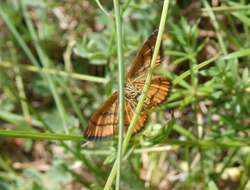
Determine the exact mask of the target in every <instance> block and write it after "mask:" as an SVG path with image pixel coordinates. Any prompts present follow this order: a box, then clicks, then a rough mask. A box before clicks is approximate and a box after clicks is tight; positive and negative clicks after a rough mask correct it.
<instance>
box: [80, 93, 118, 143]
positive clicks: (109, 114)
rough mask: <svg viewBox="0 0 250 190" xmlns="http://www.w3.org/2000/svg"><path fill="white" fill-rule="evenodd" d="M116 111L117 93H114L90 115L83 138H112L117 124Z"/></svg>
mask: <svg viewBox="0 0 250 190" xmlns="http://www.w3.org/2000/svg"><path fill="white" fill-rule="evenodd" d="M117 110H118V99H117V92H115V93H113V94H112V95H111V96H110V97H109V98H108V99H107V100H106V101H105V102H104V103H103V105H102V106H101V107H100V108H99V109H98V110H97V111H96V112H95V113H94V114H93V115H92V117H91V118H90V120H89V123H88V126H87V128H86V130H85V132H84V137H85V138H86V139H88V140H100V139H103V138H106V137H110V136H112V135H113V134H114V133H115V130H116V127H117V123H118V122H117Z"/></svg>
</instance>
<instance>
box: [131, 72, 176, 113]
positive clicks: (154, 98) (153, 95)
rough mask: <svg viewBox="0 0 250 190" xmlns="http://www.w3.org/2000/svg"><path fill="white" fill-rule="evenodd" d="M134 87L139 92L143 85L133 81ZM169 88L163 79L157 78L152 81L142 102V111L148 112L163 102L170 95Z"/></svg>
mask: <svg viewBox="0 0 250 190" xmlns="http://www.w3.org/2000/svg"><path fill="white" fill-rule="evenodd" d="M134 85H135V86H136V87H137V88H139V89H141V90H142V89H143V87H144V83H143V82H141V81H135V82H134ZM170 86H171V84H170V82H169V81H168V80H167V79H165V78H163V77H159V76H158V77H155V78H154V79H152V80H151V83H150V87H149V90H148V93H147V96H146V100H145V102H144V109H145V110H150V109H152V108H154V107H155V106H158V105H159V104H161V103H162V102H164V101H165V100H166V98H167V96H168V95H169V93H170Z"/></svg>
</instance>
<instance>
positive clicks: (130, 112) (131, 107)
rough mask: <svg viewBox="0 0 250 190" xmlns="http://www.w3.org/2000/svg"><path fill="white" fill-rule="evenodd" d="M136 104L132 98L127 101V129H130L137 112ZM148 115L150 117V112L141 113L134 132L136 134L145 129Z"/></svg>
mask: <svg viewBox="0 0 250 190" xmlns="http://www.w3.org/2000/svg"><path fill="white" fill-rule="evenodd" d="M136 104H137V102H136V103H135V102H134V103H132V102H131V100H126V101H125V128H126V130H128V126H129V124H130V122H131V120H132V118H133V115H134V114H135V106H136ZM147 117H148V114H147V113H146V112H141V113H140V115H139V118H138V120H137V123H136V126H135V128H134V130H133V134H136V133H138V132H139V131H141V130H142V129H143V127H144V125H145V122H146V120H147Z"/></svg>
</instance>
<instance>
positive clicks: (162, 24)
mask: <svg viewBox="0 0 250 190" xmlns="http://www.w3.org/2000/svg"><path fill="white" fill-rule="evenodd" d="M168 6H169V0H165V1H164V5H163V10H162V15H161V20H160V26H159V32H158V36H157V40H156V45H155V49H154V53H153V57H152V60H151V64H150V69H149V72H148V75H147V78H146V82H145V85H144V87H143V91H142V95H141V97H140V99H139V102H138V104H137V106H136V109H135V114H134V115H133V118H132V120H131V122H130V125H129V127H128V130H127V133H126V136H125V138H124V141H123V144H122V145H123V146H122V155H124V154H125V152H126V149H127V146H128V143H129V140H130V138H131V135H132V131H133V129H134V127H135V125H136V123H137V120H138V118H139V114H140V112H141V110H142V108H143V104H144V100H145V98H146V96H147V91H148V89H149V85H150V82H151V78H152V74H153V69H154V66H155V62H156V59H157V55H158V52H159V49H160V44H161V38H162V34H163V31H164V27H165V22H166V17H167V11H168ZM117 167H118V159H116V161H115V163H114V165H113V167H112V170H111V172H110V175H109V177H108V179H107V181H106V184H105V187H104V190H109V189H110V188H111V185H112V183H113V180H114V178H115V175H116V172H117Z"/></svg>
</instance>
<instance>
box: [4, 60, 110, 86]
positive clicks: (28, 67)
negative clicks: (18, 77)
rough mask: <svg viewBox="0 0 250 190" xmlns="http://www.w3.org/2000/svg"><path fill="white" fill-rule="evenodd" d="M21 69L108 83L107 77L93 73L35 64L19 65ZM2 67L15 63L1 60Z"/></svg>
mask: <svg viewBox="0 0 250 190" xmlns="http://www.w3.org/2000/svg"><path fill="white" fill-rule="evenodd" d="M18 66H19V68H20V70H24V71H29V72H33V73H45V74H50V75H58V76H61V77H65V78H66V77H68V78H72V79H77V80H84V81H90V82H96V83H104V84H105V83H107V79H106V78H103V77H95V76H91V75H84V74H79V73H72V72H71V73H69V72H67V71H60V70H55V69H51V68H41V67H37V66H34V65H18ZM0 67H2V68H6V69H12V67H13V65H12V64H11V63H10V62H7V61H4V62H0Z"/></svg>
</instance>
